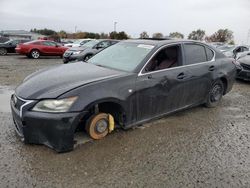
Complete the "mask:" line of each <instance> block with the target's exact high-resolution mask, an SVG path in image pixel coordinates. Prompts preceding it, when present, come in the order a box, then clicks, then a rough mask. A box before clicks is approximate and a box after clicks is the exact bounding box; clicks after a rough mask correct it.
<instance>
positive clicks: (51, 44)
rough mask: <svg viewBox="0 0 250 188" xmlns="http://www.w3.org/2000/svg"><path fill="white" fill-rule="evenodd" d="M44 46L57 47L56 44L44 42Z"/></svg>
mask: <svg viewBox="0 0 250 188" xmlns="http://www.w3.org/2000/svg"><path fill="white" fill-rule="evenodd" d="M43 45H45V46H56V43H54V42H49V41H46V42H43Z"/></svg>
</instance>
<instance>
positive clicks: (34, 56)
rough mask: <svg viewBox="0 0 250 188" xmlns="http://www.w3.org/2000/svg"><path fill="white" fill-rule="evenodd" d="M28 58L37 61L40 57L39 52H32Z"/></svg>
mask: <svg viewBox="0 0 250 188" xmlns="http://www.w3.org/2000/svg"><path fill="white" fill-rule="evenodd" d="M30 56H31V57H32V58H33V59H38V58H39V57H40V52H39V50H32V51H31V52H30Z"/></svg>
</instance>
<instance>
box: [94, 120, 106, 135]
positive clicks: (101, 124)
mask: <svg viewBox="0 0 250 188" xmlns="http://www.w3.org/2000/svg"><path fill="white" fill-rule="evenodd" d="M107 128H108V122H107V121H106V120H105V119H101V120H99V121H98V122H97V123H96V132H98V133H103V132H105V131H106V130H107Z"/></svg>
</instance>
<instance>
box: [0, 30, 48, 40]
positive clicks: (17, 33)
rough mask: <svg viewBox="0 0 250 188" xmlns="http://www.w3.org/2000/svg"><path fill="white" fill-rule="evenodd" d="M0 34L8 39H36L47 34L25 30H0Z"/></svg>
mask: <svg viewBox="0 0 250 188" xmlns="http://www.w3.org/2000/svg"><path fill="white" fill-rule="evenodd" d="M0 36H2V37H7V38H10V39H29V40H37V39H39V38H45V37H47V36H45V35H41V34H38V33H33V32H29V31H25V30H3V31H0Z"/></svg>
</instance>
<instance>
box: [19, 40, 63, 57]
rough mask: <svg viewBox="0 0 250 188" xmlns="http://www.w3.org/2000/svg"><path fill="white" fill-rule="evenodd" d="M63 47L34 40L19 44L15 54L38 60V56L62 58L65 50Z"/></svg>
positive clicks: (51, 42)
mask: <svg viewBox="0 0 250 188" xmlns="http://www.w3.org/2000/svg"><path fill="white" fill-rule="evenodd" d="M67 49H68V48H67V47H64V46H62V45H60V44H58V43H56V42H54V41H49V40H35V41H31V42H26V43H24V44H19V45H17V47H16V49H15V50H16V52H17V53H19V54H23V55H26V56H27V57H30V58H34V59H38V58H39V57H40V56H61V57H62V56H63V54H64V52H65V51H66V50H67Z"/></svg>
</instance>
